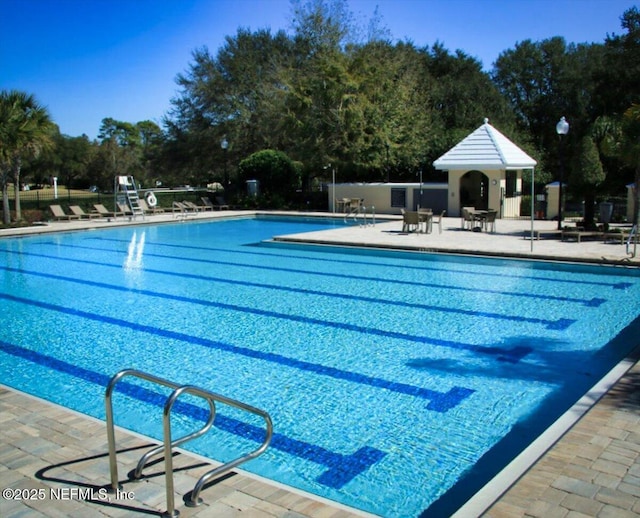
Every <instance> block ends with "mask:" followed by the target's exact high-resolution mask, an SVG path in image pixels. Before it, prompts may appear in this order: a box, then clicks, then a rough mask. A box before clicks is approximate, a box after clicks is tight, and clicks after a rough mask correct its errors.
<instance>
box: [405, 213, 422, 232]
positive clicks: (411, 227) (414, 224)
mask: <svg viewBox="0 0 640 518" xmlns="http://www.w3.org/2000/svg"><path fill="white" fill-rule="evenodd" d="M419 229H420V216H419V214H418V212H417V211H406V212H405V211H404V210H403V212H402V231H403V232H414V231H416V230H419Z"/></svg>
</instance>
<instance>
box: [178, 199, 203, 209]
mask: <svg viewBox="0 0 640 518" xmlns="http://www.w3.org/2000/svg"><path fill="white" fill-rule="evenodd" d="M182 203H183V204H184V205H186V206H187V207H188V208H189V209H191V210H192V211H193V212H202V211H204V210H208V207H207V206H206V205H196V204H195V203H193V202H192V201H187V200H183V201H182Z"/></svg>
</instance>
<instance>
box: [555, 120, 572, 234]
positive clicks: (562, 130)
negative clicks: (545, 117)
mask: <svg viewBox="0 0 640 518" xmlns="http://www.w3.org/2000/svg"><path fill="white" fill-rule="evenodd" d="M556 133H557V134H558V136H559V137H560V185H559V186H558V230H562V184H563V183H564V143H563V138H562V137H564V136H565V135H566V134H567V133H569V123H568V122H567V121H566V119H565V118H564V117H561V118H560V121H558V124H556Z"/></svg>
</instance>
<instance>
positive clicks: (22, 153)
mask: <svg viewBox="0 0 640 518" xmlns="http://www.w3.org/2000/svg"><path fill="white" fill-rule="evenodd" d="M53 128H54V125H53V123H52V121H51V118H50V116H49V113H48V111H47V109H46V108H44V107H43V106H41V105H40V104H39V103H38V102H37V101H36V99H35V97H34V96H33V95H29V94H27V93H25V92H20V91H17V90H12V91H2V92H0V168H2V175H1V177H0V181H1V182H2V207H3V223H4V224H5V225H7V224H9V223H10V221H11V218H10V214H9V198H8V192H7V186H8V180H9V177H10V176H12V177H13V183H14V192H15V211H16V220H17V221H20V220H21V219H22V215H21V211H20V171H21V168H22V160H23V159H24V158H28V157H31V156H37V155H38V154H39V153H40V151H41V150H42V149H43V148H44V147H46V146H47V145H49V144H50V143H51V138H50V136H51V132H52V131H53Z"/></svg>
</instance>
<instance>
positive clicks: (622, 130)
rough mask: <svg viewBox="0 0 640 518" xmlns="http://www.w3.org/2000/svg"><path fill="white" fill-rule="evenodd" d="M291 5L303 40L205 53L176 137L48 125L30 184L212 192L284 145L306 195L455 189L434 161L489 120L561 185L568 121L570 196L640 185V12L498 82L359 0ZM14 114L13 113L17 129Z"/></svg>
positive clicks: (246, 40)
mask: <svg viewBox="0 0 640 518" xmlns="http://www.w3.org/2000/svg"><path fill="white" fill-rule="evenodd" d="M292 6H293V9H292V13H293V14H292V20H291V22H292V23H291V32H285V31H278V32H275V33H272V32H271V31H270V30H268V29H260V30H256V31H251V30H249V29H246V28H240V29H238V30H237V32H236V33H235V34H233V35H228V36H227V37H226V38H225V42H224V44H223V45H222V46H221V47H220V48H219V49H218V50H217V52H216V53H215V54H214V53H211V52H210V51H209V49H207V48H206V47H201V48H197V49H195V50H194V51H193V54H192V59H191V63H190V64H189V66H188V68H187V69H186V70H185V71H183V72H182V73H179V74H178V76H177V84H178V87H179V92H178V94H177V95H176V96H175V98H174V99H172V100H171V103H172V108H171V110H170V111H169V112H168V113H167V114H165V116H164V118H163V120H162V127H160V126H159V125H157V124H156V123H154V122H151V121H140V122H135V123H133V122H126V121H118V120H115V119H113V118H110V117H105V118H104V119H103V121H102V126H101V128H100V134H99V136H98V139H97V140H95V141H93V142H91V141H89V140H88V139H87V138H86V137H69V136H65V135H60V134H59V133H58V134H56V133H55V131H54V132H53V133H50V132H49V133H47V132H48V131H49V130H47V131H44V132H43V133H42V134H40V133H39V130H38V132H36V134H39V136H37V137H35V136H34V138H33V139H32V140H29V139H27V140H29V141H30V142H31V144H29V145H25V146H20V149H22V150H23V152H21V153H20V157H22V158H23V160H25V169H24V170H25V172H26V174H29V175H33V177H34V178H39V177H42V176H43V174H44V172H45V171H47V172H48V173H49V174H52V175H55V176H61V177H62V176H65V175H66V177H65V178H66V180H67V181H68V182H70V183H77V184H79V185H80V184H82V185H88V184H92V185H93V184H95V185H99V186H101V187H102V188H108V186H109V185H110V184H111V182H112V180H113V176H115V175H119V174H134V175H135V176H136V178H137V179H139V181H140V182H142V183H143V184H146V185H151V184H155V182H156V181H161V182H162V183H163V184H165V185H181V184H187V183H188V184H191V185H206V184H208V183H212V182H216V181H217V182H222V181H223V178H226V177H227V176H230V178H231V180H232V184H233V183H234V182H235V183H236V185H237V186H238V187H239V188H242V187H243V184H242V180H243V176H242V174H241V170H240V168H239V165H240V164H241V163H242V161H243V160H245V159H248V158H249V157H253V158H254V159H255V156H256V155H255V154H257V153H260V152H261V151H264V150H272V151H273V152H277V153H282V154H283V155H284V156H286V157H287V158H288V159H290V160H291V161H292V162H293V163H295V164H296V168H295V170H296V173H295V175H301V176H300V182H299V186H300V187H301V188H302V189H308V188H309V187H310V186H311V185H312V184H314V182H313V181H312V180H313V179H315V178H317V177H322V176H323V175H326V174H328V173H327V171H329V169H328V168H327V166H328V164H332V167H333V168H337V170H338V171H339V177H340V180H341V181H381V180H382V181H384V180H388V181H413V180H415V178H416V174H417V173H418V171H422V173H423V175H424V176H423V178H424V180H425V181H442V180H446V173H442V172H438V171H435V170H434V169H433V167H432V163H433V161H434V160H435V159H437V158H438V157H439V156H440V155H441V154H443V153H444V152H446V151H447V150H448V149H450V148H451V147H452V146H453V145H455V144H456V143H457V142H458V141H459V140H460V139H461V138H463V137H465V136H466V135H467V134H468V133H469V132H471V131H473V130H474V129H476V128H477V127H478V126H479V125H480V124H481V123H482V121H483V119H484V118H485V117H488V118H489V119H490V120H491V123H492V124H494V125H495V126H496V127H498V128H499V129H500V130H501V131H502V132H503V133H505V134H507V135H509V137H510V138H511V139H512V140H514V142H517V143H518V145H519V146H521V147H522V148H523V149H524V150H525V151H526V152H527V153H528V154H529V155H531V156H533V157H534V158H536V160H537V161H538V164H539V165H538V167H537V174H536V179H537V180H538V181H539V182H548V181H551V180H553V179H555V178H557V176H558V173H559V169H560V168H559V161H560V156H561V151H560V141H559V139H558V136H557V134H556V133H555V125H556V123H557V121H558V120H559V119H560V117H561V116H565V117H566V119H567V120H568V121H569V123H570V128H571V130H570V132H569V134H568V135H567V137H566V138H565V139H564V144H565V145H564V146H563V148H564V151H563V152H564V153H565V154H566V155H567V156H566V158H567V160H566V165H567V167H568V168H569V169H570V170H569V171H567V173H568V174H567V176H566V178H569V184H570V185H569V191H570V192H572V193H574V194H575V195H576V196H582V197H593V196H594V195H596V194H598V195H601V194H603V193H607V192H620V190H621V189H622V188H623V186H624V185H626V183H627V182H629V181H632V179H633V178H635V176H634V175H635V174H636V170H637V165H636V164H635V163H634V161H633V160H632V159H630V158H629V157H630V152H629V151H628V150H629V149H633V145H632V144H633V142H634V140H633V139H634V138H635V137H634V136H633V135H634V133H633V132H634V131H635V124H634V123H632V122H631V121H633V120H635V119H633V118H632V117H630V116H629V115H628V114H629V113H635V112H633V110H637V106H638V105H640V89H639V88H638V85H637V78H638V77H639V76H640V12H639V11H638V8H637V7H632V8H630V9H628V10H626V11H625V12H624V13H623V14H622V16H621V27H622V29H623V32H622V33H621V34H619V35H616V34H614V35H607V36H606V38H604V39H603V42H602V43H593V44H578V45H576V44H573V43H567V42H566V41H565V40H564V38H563V37H562V36H557V37H553V38H549V39H546V40H543V41H531V40H524V41H521V42H519V43H517V44H516V45H515V46H514V47H513V48H511V49H506V50H504V51H503V52H502V53H501V54H500V56H499V57H498V59H497V61H496V62H495V64H494V66H493V68H492V70H491V71H490V72H489V73H487V72H485V71H484V70H483V68H482V64H481V63H480V62H478V61H477V60H476V59H475V58H473V57H470V56H468V55H467V54H466V53H464V52H462V51H455V52H450V51H449V50H447V49H446V48H445V47H444V46H443V45H442V44H440V43H438V42H436V43H434V44H433V45H432V46H425V47H417V46H416V45H415V44H413V43H412V42H410V41H394V40H392V38H391V37H390V35H389V31H388V30H387V29H386V28H385V27H384V25H383V21H382V19H381V18H380V17H379V16H378V14H377V13H376V14H374V16H373V17H372V19H371V20H369V21H368V23H366V21H365V23H363V21H362V20H358V19H356V18H355V17H354V16H353V14H352V13H351V12H350V11H349V10H348V9H347V7H346V6H347V4H346V2H345V0H308V1H304V2H303V1H302V0H292ZM3 95H5V96H6V95H7V93H3ZM629 110H631V112H630V111H629ZM7 113H8V112H6V111H3V112H2V113H0V117H4V118H5V119H6V120H9V119H7V117H9V115H7ZM34 113H36V112H34ZM625 114H627V115H625ZM45 126H47V124H44V123H43V126H42V127H45ZM10 127H11V126H10V125H4V126H3V125H0V152H1V153H2V156H1V157H0V158H1V159H2V174H3V178H4V183H5V184H7V183H8V181H9V180H10V179H14V177H18V178H19V174H20V173H19V171H20V169H18V170H17V171H16V170H15V168H13V169H12V167H9V165H8V164H9V151H8V149H9V146H8V144H7V142H8V140H7V139H8V138H9V135H14V133H12V132H10V131H9V130H8V128H10ZM36 134H34V135H36ZM45 134H47V135H49V136H48V137H45ZM12 138H13V137H12ZM223 140H224V141H225V142H228V146H226V147H224V148H223V147H222V146H221V142H222V141H223ZM46 141H53V142H54V144H55V146H54V147H53V149H52V151H50V152H45V153H43V154H41V155H40V156H39V158H37V159H35V158H34V156H33V154H31V155H30V156H27V155H29V153H27V151H28V150H31V151H37V150H39V149H40V148H42V147H43V146H42V144H43V143H44V142H46ZM11 149H15V146H12V147H11ZM631 155H632V153H631ZM258 156H259V155H258ZM11 163H12V164H14V166H15V163H16V162H15V160H13V159H11ZM16 172H17V175H16ZM295 175H294V176H295ZM325 179H326V177H325ZM293 183H295V182H293ZM293 183H292V184H291V185H290V188H291V190H295V189H297V187H295V188H294V185H293ZM296 185H298V184H296ZM263 187H265V186H264V185H263ZM4 212H5V213H6V212H7V211H6V210H5V211H4Z"/></svg>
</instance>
